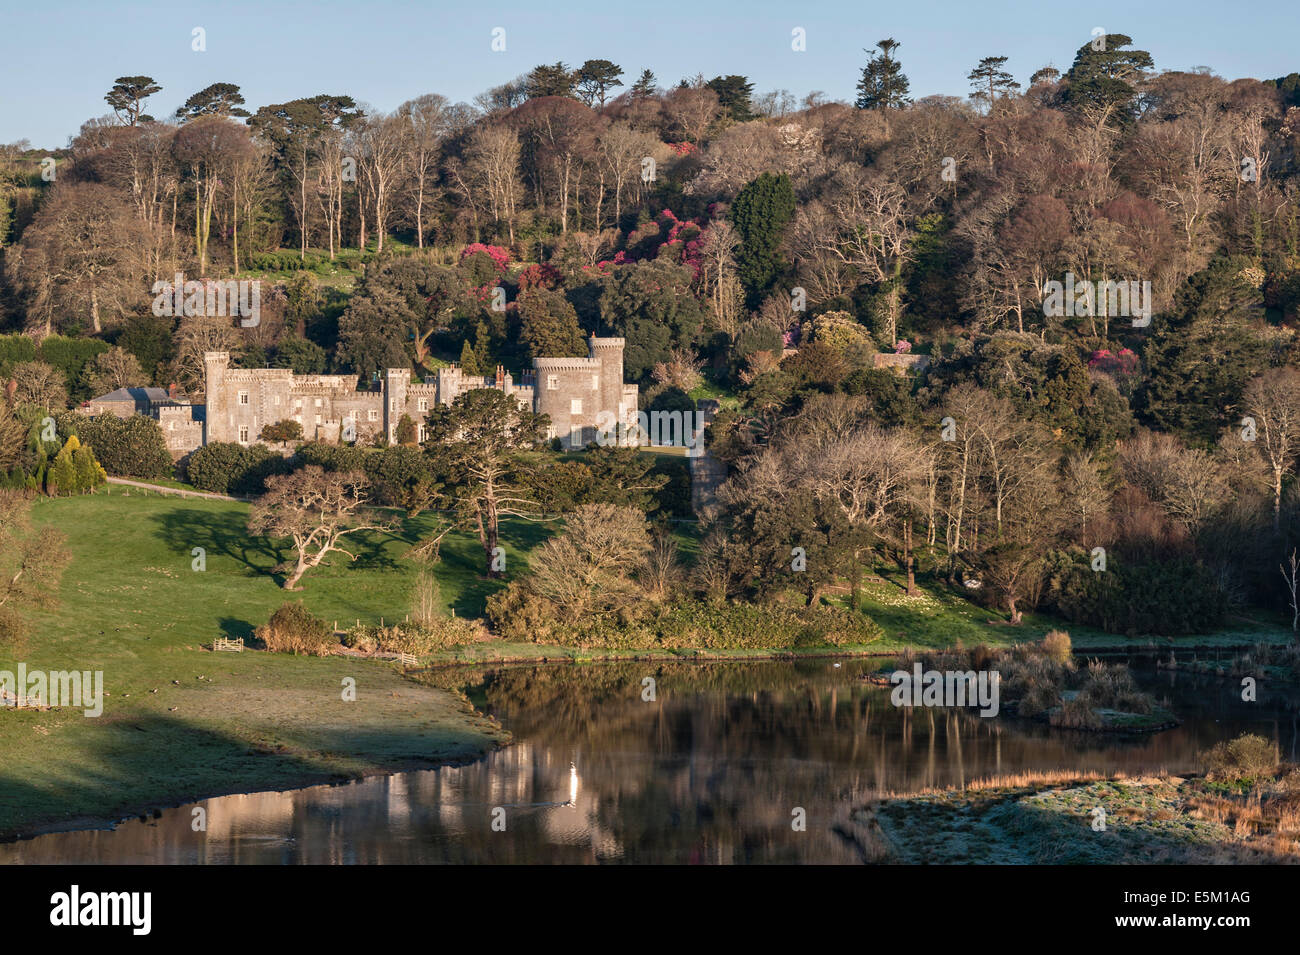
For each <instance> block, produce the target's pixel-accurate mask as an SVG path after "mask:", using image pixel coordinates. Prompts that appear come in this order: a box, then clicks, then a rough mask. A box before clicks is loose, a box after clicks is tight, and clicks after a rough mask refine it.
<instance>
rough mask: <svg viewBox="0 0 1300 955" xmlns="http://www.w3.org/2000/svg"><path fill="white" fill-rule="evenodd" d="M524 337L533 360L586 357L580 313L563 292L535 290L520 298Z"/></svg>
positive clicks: (520, 314)
mask: <svg viewBox="0 0 1300 955" xmlns="http://www.w3.org/2000/svg"><path fill="white" fill-rule="evenodd" d="M519 323H520V331H521V335H520V337H521V338H522V339H523V341H524V344H525V345H527V347H528V357H529V358H585V357H586V356H587V343H586V340H585V339H584V338H583V335H582V329H581V328H580V327H579V326H578V313H577V312H576V311H574V309H573V306H572V305H570V304H569V301H568V299H566V298H565V297H564V293H563V292H558V291H551V290H549V289H544V288H531V289H528V291H526V292H524V293H523V294H522V295H520V296H519Z"/></svg>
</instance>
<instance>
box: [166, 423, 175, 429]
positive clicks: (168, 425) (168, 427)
mask: <svg viewBox="0 0 1300 955" xmlns="http://www.w3.org/2000/svg"><path fill="white" fill-rule="evenodd" d="M167 430H168V431H175V430H176V422H175V421H168V422H167Z"/></svg>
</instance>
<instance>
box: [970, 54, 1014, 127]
mask: <svg viewBox="0 0 1300 955" xmlns="http://www.w3.org/2000/svg"><path fill="white" fill-rule="evenodd" d="M1006 62H1007V57H1005V56H986V57H984V59H982V60H980V61H979V64H978V65H977V66H976V67H975V69H973V70H971V71H970V73H968V74H967V75H966V78H967V79H968V80H970V85H971V90H972V92H971V94H970V98H971V99H972V100H973V101H975V102H976V103H979V104H980V105H981V106H983V107H984V108H985V109H987V110H988V111H989V112H990V113H991V112H993V106H994V104H996V103H997V101H998V100H999V99H1002V98H1004V97H1007V96H1011V95H1013V94H1014V93H1015V92H1016V91H1017V90H1019V89H1020V84H1019V83H1017V82H1016V80H1015V77H1013V76H1012V75H1011V74H1010V73H1008V72H1007V71H1006V70H1004V69H1002V67H1003V66H1005V65H1006Z"/></svg>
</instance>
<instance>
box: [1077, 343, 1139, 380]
mask: <svg viewBox="0 0 1300 955" xmlns="http://www.w3.org/2000/svg"><path fill="white" fill-rule="evenodd" d="M1088 367H1089V368H1091V369H1093V370H1094V371H1100V372H1104V373H1105V374H1108V375H1132V374H1134V373H1136V372H1137V370H1138V356H1137V355H1136V354H1135V353H1134V352H1133V350H1132V349H1130V348H1121V349H1120V350H1119V351H1117V352H1112V351H1111V350H1110V349H1109V348H1100V349H1098V350H1097V351H1095V352H1093V353H1092V357H1091V358H1089V359H1088Z"/></svg>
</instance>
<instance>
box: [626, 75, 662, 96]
mask: <svg viewBox="0 0 1300 955" xmlns="http://www.w3.org/2000/svg"><path fill="white" fill-rule="evenodd" d="M657 84H658V80H656V79H655V75H654V73H653V72H652V71H651V70H642V71H641V75H640V76H638V77H637V80H636V82H635V83H633V84H632V89H631V90H629V92H630V94H631V96H632V98H633V99H642V98H644V97H646V96H654V95H655V91H656V90H657V89H658V86H657Z"/></svg>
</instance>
